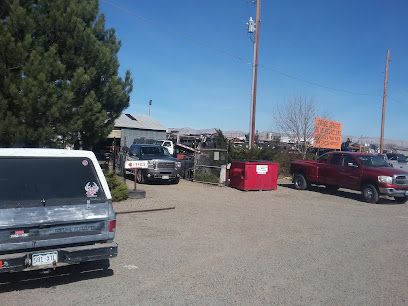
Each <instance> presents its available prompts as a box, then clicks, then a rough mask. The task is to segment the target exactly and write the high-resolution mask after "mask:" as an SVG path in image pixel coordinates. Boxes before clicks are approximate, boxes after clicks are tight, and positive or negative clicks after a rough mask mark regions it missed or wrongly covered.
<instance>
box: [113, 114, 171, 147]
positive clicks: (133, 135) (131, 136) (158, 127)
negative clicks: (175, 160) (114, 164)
mask: <svg viewBox="0 0 408 306" xmlns="http://www.w3.org/2000/svg"><path fill="white" fill-rule="evenodd" d="M108 139H110V140H113V139H115V140H116V141H117V142H119V139H120V146H121V147H124V146H126V147H129V146H130V145H131V144H132V143H133V142H134V140H135V139H150V140H152V139H153V140H159V139H166V128H165V127H164V126H163V125H162V124H161V123H160V122H158V121H156V120H154V119H153V118H152V117H149V116H145V115H131V114H126V113H124V114H122V115H120V117H119V118H118V119H116V121H115V127H114V129H113V130H112V132H111V133H110V134H109V136H108Z"/></svg>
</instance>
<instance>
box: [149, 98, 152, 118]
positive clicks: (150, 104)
mask: <svg viewBox="0 0 408 306" xmlns="http://www.w3.org/2000/svg"><path fill="white" fill-rule="evenodd" d="M151 107H152V100H149V117H150V108H151Z"/></svg>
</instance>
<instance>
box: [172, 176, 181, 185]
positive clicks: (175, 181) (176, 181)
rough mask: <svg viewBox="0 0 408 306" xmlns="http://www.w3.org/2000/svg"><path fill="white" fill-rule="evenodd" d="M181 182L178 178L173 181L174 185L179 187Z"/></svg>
mask: <svg viewBox="0 0 408 306" xmlns="http://www.w3.org/2000/svg"><path fill="white" fill-rule="evenodd" d="M179 182H180V178H179V177H176V178H175V179H174V180H172V181H171V183H172V184H174V185H177V184H178V183H179Z"/></svg>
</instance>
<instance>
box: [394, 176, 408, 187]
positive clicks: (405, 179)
mask: <svg viewBox="0 0 408 306" xmlns="http://www.w3.org/2000/svg"><path fill="white" fill-rule="evenodd" d="M394 182H395V185H400V186H408V176H407V175H396V176H395V177H394Z"/></svg>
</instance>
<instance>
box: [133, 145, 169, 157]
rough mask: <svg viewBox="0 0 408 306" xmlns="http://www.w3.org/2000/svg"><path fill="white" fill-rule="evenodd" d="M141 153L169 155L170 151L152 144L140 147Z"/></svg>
mask: <svg viewBox="0 0 408 306" xmlns="http://www.w3.org/2000/svg"><path fill="white" fill-rule="evenodd" d="M140 153H141V155H142V156H143V155H168V151H167V150H166V149H165V148H163V147H159V146H151V147H141V148H140Z"/></svg>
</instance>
